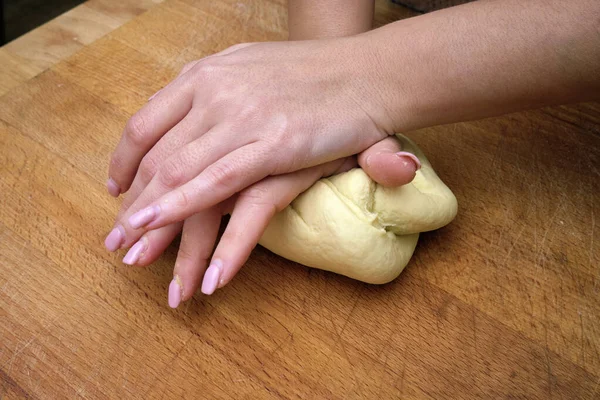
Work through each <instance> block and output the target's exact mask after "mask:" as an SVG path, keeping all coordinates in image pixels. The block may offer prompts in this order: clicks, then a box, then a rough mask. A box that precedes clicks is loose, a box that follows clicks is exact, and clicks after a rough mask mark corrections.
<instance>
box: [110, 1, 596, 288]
mask: <svg viewBox="0 0 600 400" xmlns="http://www.w3.org/2000/svg"><path fill="white" fill-rule="evenodd" d="M340 9H343V7H342V8H338V13H339V14H342V13H341V12H339V10H340ZM292 10H294V7H293V6H292V9H291V11H292ZM294 13H296V15H303V10H302V7H301V6H300V8H299V9H296V10H295V11H292V12H291V13H290V17H292V18H293V15H294ZM334 14H335V13H334V12H330V13H329V14H328V15H329V16H330V17H331V16H332V15H334ZM349 14H350V15H352V18H353V20H355V21H361V20H360V18H356V15H357V14H360V12H350V13H349ZM599 21H600V3H598V2H597V1H596V0H573V1H571V2H569V4H568V6H567V5H565V4H564V1H563V0H529V1H527V2H523V1H520V0H487V1H486V0H480V1H477V2H475V3H470V4H467V5H463V6H458V7H453V8H450V9H446V10H442V11H438V12H435V13H431V14H426V15H423V16H419V17H415V18H410V19H407V20H402V21H398V22H396V23H392V24H389V25H386V26H384V27H382V28H379V29H376V30H373V31H370V32H368V33H364V34H355V35H353V36H350V37H343V38H335V37H329V38H326V39H321V40H303V41H291V42H287V43H286V42H281V43H256V44H243V45H238V46H234V47H233V48H230V49H227V50H226V51H224V52H222V53H219V54H217V55H214V56H210V57H207V58H205V59H202V60H199V61H198V62H196V63H195V64H193V65H190V66H188V68H187V69H186V70H184V71H183V73H182V74H181V75H180V77H179V78H177V79H176V80H175V81H173V82H172V83H171V84H169V85H168V86H167V87H166V88H164V89H163V90H162V91H161V92H160V93H158V95H157V96H156V97H155V98H154V99H153V100H152V101H150V102H149V103H148V104H147V105H146V106H145V107H144V108H142V109H141V110H140V111H139V112H138V113H136V114H135V115H134V116H133V117H132V119H131V120H130V121H129V122H128V124H127V126H126V128H125V131H124V134H123V137H122V140H121V142H120V143H119V145H118V146H117V149H116V150H115V153H114V154H113V157H112V160H111V167H110V172H109V174H110V177H111V179H112V181H113V182H114V185H112V188H111V190H112V192H113V194H118V193H120V192H124V191H126V190H127V189H129V187H130V186H131V187H132V189H130V191H131V192H132V193H133V195H131V198H132V200H131V201H130V202H129V203H128V204H127V205H126V208H125V209H124V210H123V212H122V213H121V214H120V215H119V218H118V219H117V222H116V225H115V226H116V227H117V228H116V229H117V230H118V231H119V232H121V234H122V236H123V238H122V242H120V245H121V246H125V247H128V246H131V245H132V244H134V243H135V242H136V241H137V240H139V238H140V237H141V236H142V235H144V234H146V235H150V234H152V232H153V231H154V230H157V229H159V228H167V229H171V230H172V231H176V230H177V229H176V225H177V224H180V223H181V222H180V221H184V220H185V221H186V223H188V220H186V219H187V218H190V217H191V216H194V218H196V216H197V215H199V214H198V213H202V214H203V215H204V213H206V212H207V210H210V209H211V208H212V207H215V206H217V205H219V204H222V203H225V204H230V203H228V201H233V200H228V199H232V196H234V195H235V194H236V193H238V192H241V191H243V190H245V189H247V188H250V187H252V185H253V184H255V183H256V182H264V179H265V178H266V179H271V177H274V176H281V175H283V176H285V175H286V174H289V173H293V172H296V171H301V170H306V169H310V168H313V167H314V168H316V167H318V166H322V165H327V163H330V162H338V161H336V160H339V159H343V158H344V157H348V156H352V155H353V154H357V153H359V152H360V151H362V150H364V149H367V148H368V147H369V146H372V145H374V144H375V143H377V142H379V141H381V140H382V139H384V138H386V137H387V136H388V135H390V134H391V133H393V132H402V131H406V130H411V129H417V128H422V127H427V126H432V125H436V124H443V123H451V122H458V121H465V120H471V119H477V118H484V117H489V116H494V115H500V114H504V113H508V112H512V111H517V110H523V109H528V108H533V107H540V106H545V105H555V104H564V103H571V102H576V101H585V100H593V99H596V98H598V93H599V92H600V35H599V32H598V26H600V24H599V23H598V22H599ZM361 23H362V22H361ZM311 24H312V25H311V27H310V28H307V29H306V31H307V32H308V31H310V30H311V29H312V28H314V27H315V26H319V23H313V22H312V21H311ZM324 25H326V24H325V23H324ZM338 25H339V26H341V27H344V29H346V28H347V26H349V25H352V24H344V23H340V24H338ZM290 28H291V32H295V31H299V32H302V29H298V28H297V27H295V25H294V24H291V25H290ZM357 29H358V28H357ZM352 33H354V32H352ZM157 149H161V151H158V150H157ZM165 155H166V156H165ZM364 158H365V157H363V159H364ZM319 168H324V167H319ZM367 168H368V167H367ZM333 171H335V168H333ZM325 172H330V171H329V170H327V171H325V169H322V170H321V174H323V173H325ZM318 175H319V174H317V173H315V174H314V175H311V177H317V176H318ZM132 182H133V184H132ZM299 186H300V185H299ZM292 192H293V191H292V190H290V193H292ZM242 198H243V197H242ZM270 203H273V202H270ZM271 206H273V204H270V205H269V207H271ZM275 208H276V209H277V207H275ZM239 209H240V210H241V209H242V208H239ZM233 213H234V216H235V215H240V214H241V211H240V212H237V213H236V210H235V209H234V210H233ZM203 218H205V219H206V218H208V219H210V218H209V217H208V216H207V215H204V217H203ZM240 218H241V217H240ZM200 225H203V224H202V223H200V222H198V226H200ZM169 227H171V228H169ZM207 254H208V253H203V256H206V255H207ZM218 257H221V253H219V247H217V250H216V251H215V255H214V256H213V258H212V260H213V261H215V260H219V262H220V263H222V265H223V266H222V267H221V268H222V269H226V268H228V267H227V260H224V259H222V258H218ZM223 257H224V255H223ZM232 259H233V258H232ZM176 268H177V267H176ZM219 271H221V270H219ZM222 274H224V272H223V273H222ZM207 275H208V274H207ZM226 281H227V280H223V279H221V280H220V281H219V282H221V283H220V284H223V283H226Z"/></svg>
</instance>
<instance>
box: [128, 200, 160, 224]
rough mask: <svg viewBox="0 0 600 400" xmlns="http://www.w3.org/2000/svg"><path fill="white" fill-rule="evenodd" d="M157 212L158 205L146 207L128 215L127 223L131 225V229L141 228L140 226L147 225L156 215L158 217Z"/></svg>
mask: <svg viewBox="0 0 600 400" xmlns="http://www.w3.org/2000/svg"><path fill="white" fill-rule="evenodd" d="M159 213H160V207H159V206H151V207H146V208H144V209H143V210H140V211H138V212H136V213H135V214H133V215H132V216H131V217H129V225H131V227H132V228H133V229H138V228H141V227H142V226H144V225H148V224H149V223H150V222H152V221H153V220H154V219H155V218H156V217H158V214H159Z"/></svg>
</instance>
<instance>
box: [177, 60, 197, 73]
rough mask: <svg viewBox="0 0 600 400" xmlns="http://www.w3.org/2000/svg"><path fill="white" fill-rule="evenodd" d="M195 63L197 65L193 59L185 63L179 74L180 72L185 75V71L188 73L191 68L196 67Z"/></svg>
mask: <svg viewBox="0 0 600 400" xmlns="http://www.w3.org/2000/svg"><path fill="white" fill-rule="evenodd" d="M194 65H196V61H192V62H189V63H187V64H185V65H184V66H183V68H181V72H180V73H179V74H180V75H183V74H185V73H186V72H188V71H189V70H190V69H192V68H193V67H194Z"/></svg>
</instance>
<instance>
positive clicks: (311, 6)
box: [120, 0, 419, 307]
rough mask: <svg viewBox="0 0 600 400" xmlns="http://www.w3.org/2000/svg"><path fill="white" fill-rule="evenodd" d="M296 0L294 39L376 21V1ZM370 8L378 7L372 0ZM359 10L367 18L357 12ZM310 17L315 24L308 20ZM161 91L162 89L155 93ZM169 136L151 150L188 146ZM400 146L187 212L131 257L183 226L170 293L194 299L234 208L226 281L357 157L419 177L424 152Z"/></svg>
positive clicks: (380, 147) (152, 251) (163, 152)
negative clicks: (301, 197) (276, 221)
mask: <svg viewBox="0 0 600 400" xmlns="http://www.w3.org/2000/svg"><path fill="white" fill-rule="evenodd" d="M289 4H290V16H289V23H290V25H294V28H290V37H289V39H290V40H307V39H318V38H320V37H334V36H343V35H351V34H356V33H360V32H363V31H366V30H368V29H370V27H371V17H372V16H371V14H372V12H368V10H369V7H367V8H366V10H365V7H364V5H365V4H367V5H369V2H364V1H362V2H356V3H355V4H353V5H352V6H351V7H350V9H349V11H351V12H349V13H341V14H338V13H335V14H333V15H328V14H327V13H323V11H324V10H323V7H322V6H321V4H322V3H321V2H315V1H312V2H311V1H301V2H295V1H293V0H292V1H290V3H289ZM331 5H333V4H331ZM325 9H327V7H325ZM347 9H348V8H347ZM370 9H371V10H372V4H371V6H370ZM352 11H353V12H352ZM364 11H366V12H364ZM357 16H360V18H361V19H360V20H358V19H357ZM309 21H310V22H311V24H313V25H311V24H309V23H307V22H309ZM315 22H318V25H317V26H315V25H314V23H315ZM328 22H329V23H328ZM330 23H331V25H330ZM332 27H333V28H332ZM196 63H197V62H193V63H190V64H188V65H186V66H185V67H184V68H183V70H182V72H181V73H180V75H179V76H181V75H183V74H185V73H186V72H187V71H189V70H190V69H192V68H193V67H194V65H195V64H196ZM154 97H156V95H155V96H152V97H151V99H150V100H152V99H153V98H154ZM165 139H166V138H165V137H163V138H162V139H161V140H160V141H159V143H157V144H156V145H155V146H154V147H153V148H152V150H151V153H152V154H153V155H154V154H156V157H158V158H160V159H165V158H167V157H168V156H169V155H170V154H172V151H173V150H174V149H176V148H177V147H178V146H181V142H180V141H178V140H177V139H178V137H175V138H173V140H165ZM400 151H401V149H400V147H399V145H398V143H397V142H396V141H395V140H393V139H391V138H387V139H384V140H382V141H380V142H378V143H376V144H374V145H373V146H371V147H370V148H369V149H367V150H366V151H364V152H362V153H360V154H359V156H358V159H357V158H356V157H346V158H341V159H338V160H335V161H332V162H329V163H326V164H321V165H318V166H315V167H312V168H308V169H304V170H300V171H297V172H294V173H288V174H284V175H278V176H274V177H268V178H266V179H263V180H262V181H260V182H258V183H256V184H253V185H251V186H250V187H249V188H247V189H245V190H243V191H242V192H241V193H240V194H239V195H235V196H234V197H231V198H230V199H228V200H226V201H224V202H222V203H220V204H218V205H216V206H214V207H211V208H209V209H207V210H203V211H201V212H199V213H197V214H195V215H193V216H192V217H189V218H187V219H186V220H185V222H184V223H183V225H182V224H181V223H180V222H178V223H174V224H171V225H168V226H165V227H162V228H160V229H156V230H151V231H149V232H147V233H146V234H144V235H143V236H142V237H141V238H140V240H139V241H138V242H137V243H136V244H135V245H134V246H133V247H132V249H131V250H130V251H129V252H128V254H127V256H126V257H125V258H124V262H126V263H128V264H136V265H140V266H145V265H148V264H150V263H152V262H153V261H155V260H156V259H157V258H158V257H159V256H160V254H161V253H162V252H163V251H164V250H165V249H166V247H167V246H168V245H169V244H170V242H171V241H172V240H173V239H174V237H175V236H176V235H177V234H178V233H179V232H180V231H182V237H181V243H180V247H179V252H178V256H177V262H176V264H175V268H174V271H173V274H174V279H173V282H172V283H171V285H170V293H169V295H170V296H169V300H170V301H169V303H170V304H171V306H173V307H176V306H177V305H178V304H179V302H180V301H182V300H183V301H185V300H187V299H189V298H190V297H191V296H192V295H193V294H194V292H195V291H196V290H197V288H198V287H199V286H200V282H201V279H202V276H203V275H204V274H205V271H206V269H207V266H208V262H209V260H210V258H211V255H212V253H213V248H214V247H215V241H216V238H217V232H218V228H219V225H220V221H221V216H222V215H224V214H227V213H230V214H232V216H231V219H230V221H229V224H228V226H227V228H226V230H225V232H224V234H223V236H222V237H221V239H220V241H219V244H218V246H217V248H216V250H215V252H214V258H215V259H216V260H218V261H221V260H222V261H221V262H220V263H219V268H220V272H221V273H220V276H219V280H218V283H217V286H219V287H221V286H223V285H225V284H226V283H227V282H229V281H230V280H231V279H232V278H233V276H235V274H236V273H237V272H238V271H239V269H240V268H241V266H242V265H243V264H244V263H245V261H246V260H247V258H248V257H249V255H250V252H251V251H252V249H253V248H254V247H255V246H256V244H257V242H258V240H259V239H260V237H261V236H262V233H263V232H264V230H265V229H266V226H267V225H268V223H269V221H270V219H271V218H272V217H273V215H274V214H275V213H276V212H277V211H280V210H282V209H283V208H285V207H286V206H287V205H288V204H289V203H290V202H291V201H292V200H293V199H294V198H295V197H296V196H297V195H298V194H300V193H301V192H302V191H304V190H306V189H307V188H309V187H310V186H311V185H312V184H313V183H314V182H315V181H317V180H318V179H320V178H321V177H324V176H329V175H332V174H335V173H339V172H342V171H346V170H348V169H351V168H353V167H356V166H357V162H358V164H359V165H360V166H361V167H362V168H363V169H364V170H365V172H366V173H367V174H368V175H369V176H370V177H371V178H372V179H373V180H375V181H376V182H378V183H380V184H383V185H385V186H400V185H403V184H406V183H408V182H410V181H412V179H413V178H414V175H415V172H416V170H417V168H418V164H419V163H418V160H413V157H414V156H411V157H406V156H403V155H402V153H399V152H400ZM415 161H416V162H415ZM149 175H153V174H149ZM146 186H147V182H144V179H143V176H142V174H140V172H139V171H138V173H137V175H136V177H135V179H134V182H133V185H132V186H131V189H130V191H129V194H128V196H127V198H126V199H125V201H124V202H123V205H122V207H121V211H120V215H121V214H122V213H123V212H124V211H126V210H127V209H128V208H129V207H131V204H133V202H134V201H135V200H136V199H137V197H138V196H139V193H141V191H142V190H143V188H145V187H146ZM182 229H183V230H182ZM206 292H210V290H207V291H206Z"/></svg>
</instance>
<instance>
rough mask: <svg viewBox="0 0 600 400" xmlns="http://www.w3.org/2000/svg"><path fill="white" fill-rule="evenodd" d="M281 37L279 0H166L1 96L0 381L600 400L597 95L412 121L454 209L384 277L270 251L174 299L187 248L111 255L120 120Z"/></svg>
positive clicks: (153, 391) (218, 394) (170, 389)
mask: <svg viewBox="0 0 600 400" xmlns="http://www.w3.org/2000/svg"><path fill="white" fill-rule="evenodd" d="M86 4H87V5H88V6H90V4H92V3H86ZM376 9H377V17H376V18H377V20H378V21H380V22H379V23H385V22H388V21H391V20H393V19H394V18H396V17H398V16H408V15H410V13H408V12H407V11H405V10H403V9H401V8H398V7H395V6H393V5H389V4H386V3H384V2H379V3H378V6H377V8H376ZM285 37H286V32H285V3H284V2H282V1H269V0H253V1H245V2H235V1H221V2H210V1H201V0H197V1H195V0H166V1H165V2H163V3H162V4H160V5H157V6H156V7H154V8H152V9H150V10H149V11H148V12H146V13H143V14H142V15H140V16H138V17H136V18H135V19H133V20H132V21H131V22H129V23H127V24H125V25H123V26H120V27H119V28H117V29H116V30H114V31H112V32H111V33H108V34H106V35H104V36H103V37H102V38H99V39H96V40H94V41H93V42H92V43H90V44H89V45H85V46H81V47H80V48H79V49H77V50H76V52H75V54H73V55H71V56H69V57H67V58H66V59H64V60H62V61H59V62H58V63H57V64H56V65H54V66H52V67H50V69H47V70H45V71H43V72H41V73H39V72H36V73H34V75H31V76H33V77H32V78H31V79H29V80H28V81H27V82H25V83H24V84H22V85H21V86H19V87H17V88H13V89H12V90H9V91H8V92H7V93H6V94H5V95H4V96H2V97H0V203H1V205H2V207H0V321H1V322H2V323H1V324H0V337H1V338H2V340H1V341H0V397H1V398H7V399H13V398H15V399H17V398H19V399H20V398H27V397H29V398H41V399H46V398H48V399H54V398H77V397H82V398H92V399H105V398H106V399H109V398H110V399H112V398H143V399H155V398H156V399H158V398H181V397H192V398H216V399H221V398H223V399H226V398H235V399H241V398H252V399H254V398H310V399H363V398H364V399H371V398H383V399H388V398H402V399H423V398H435V399H437V398H527V399H551V398H565V399H593V398H599V397H600V352H599V346H600V323H599V322H598V321H599V320H600V318H599V317H600V293H599V292H600V282H599V279H600V278H599V272H600V256H599V254H600V253H599V250H600V248H599V246H600V244H599V241H598V240H597V236H598V228H597V226H596V224H597V222H596V220H597V219H598V218H597V216H596V214H598V209H599V206H600V204H599V203H600V196H599V193H600V169H599V168H600V167H599V166H600V105H598V104H591V103H590V104H578V105H572V106H563V107H555V108H549V109H543V110H537V111H530V112H524V113H518V114H512V115H509V116H506V117H502V118H494V119H487V120H483V121H477V122H469V123H461V124H454V125H449V126H441V127H434V128H429V129H424V130H421V131H416V132H409V133H408V136H410V137H411V138H413V139H414V140H415V141H417V142H418V143H419V145H420V146H422V148H423V149H424V150H425V152H426V153H427V154H428V156H429V158H430V159H431V161H432V163H433V165H434V167H435V168H436V170H437V171H438V173H439V175H440V176H441V177H442V178H443V179H444V181H445V182H446V183H447V184H448V185H449V186H450V187H451V188H452V190H453V191H454V192H455V194H456V196H457V198H458V200H459V207H460V209H459V215H458V217H457V219H456V220H455V221H454V222H453V223H452V224H451V225H449V226H448V227H446V228H444V229H441V230H439V231H436V232H431V233H427V234H423V235H422V238H421V241H420V243H419V245H418V248H417V251H416V253H415V256H414V258H413V259H412V260H411V263H410V264H409V267H408V268H407V269H406V270H405V272H404V273H403V274H402V275H401V276H400V277H399V278H398V279H397V280H395V281H394V282H392V283H390V284H387V285H384V286H372V285H366V284H362V283H359V282H355V281H351V280H349V279H347V278H344V277H340V276H337V275H334V274H331V273H327V272H323V271H317V270H310V269H308V268H305V267H302V266H299V265H297V264H294V263H292V262H289V261H286V260H283V259H281V258H279V257H277V256H275V255H273V254H272V253H270V252H268V251H266V250H265V249H263V248H260V247H259V248H257V249H256V250H255V251H254V253H253V255H252V257H251V258H250V260H249V261H248V263H247V264H246V266H245V267H244V268H243V269H242V271H241V272H240V274H239V275H238V276H237V277H236V278H235V280H234V281H233V282H232V283H231V284H230V285H228V286H227V287H226V288H224V289H222V290H219V291H217V292H216V293H215V294H214V295H213V296H211V297H206V296H202V295H196V296H195V297H194V299H192V300H191V301H189V302H188V303H186V304H184V305H183V307H181V308H180V309H179V310H176V311H173V310H171V309H169V308H168V306H167V304H166V290H167V286H168V284H169V281H170V277H171V271H172V266H173V263H174V261H175V254H176V246H172V247H170V248H169V249H168V251H167V252H166V253H165V254H164V255H163V256H162V257H161V259H160V260H159V261H158V262H156V263H155V264H154V265H152V266H151V267H149V268H145V269H141V268H132V267H126V266H124V265H123V264H121V262H120V259H121V257H122V256H123V254H118V255H113V254H109V253H108V252H106V251H105V250H104V248H103V245H102V239H103V237H104V235H105V234H106V232H107V231H108V230H109V229H110V227H111V224H112V218H113V217H114V214H115V213H116V211H117V208H118V201H117V200H114V199H112V198H110V197H109V196H108V195H107V194H106V193H105V189H104V181H105V179H106V168H107V160H108V156H109V154H110V152H111V150H112V148H113V146H114V144H115V143H116V141H117V140H118V138H119V136H120V131H121V129H122V126H123V125H124V123H125V121H126V120H127V118H128V116H129V115H130V114H131V113H132V112H134V111H136V110H137V109H138V108H139V107H140V106H141V105H142V104H143V103H144V102H145V101H146V98H147V97H148V96H149V95H150V94H152V93H153V92H154V91H156V90H157V89H159V88H160V87H162V86H164V85H165V84H166V83H167V82H168V81H169V80H170V79H171V78H172V77H173V76H175V75H176V74H177V72H178V70H179V68H181V66H182V65H183V64H184V63H185V62H188V61H191V60H193V59H197V58H199V57H203V56H206V55H208V54H211V53H213V52H215V51H218V50H221V49H223V48H225V47H227V46H229V45H231V44H234V43H237V42H241V41H257V40H284V39H285ZM0 56H1V53H0ZM24 76H27V75H24ZM23 79H27V78H23Z"/></svg>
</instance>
